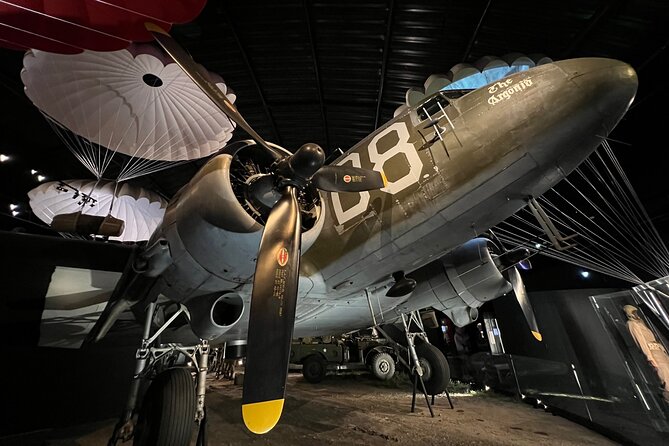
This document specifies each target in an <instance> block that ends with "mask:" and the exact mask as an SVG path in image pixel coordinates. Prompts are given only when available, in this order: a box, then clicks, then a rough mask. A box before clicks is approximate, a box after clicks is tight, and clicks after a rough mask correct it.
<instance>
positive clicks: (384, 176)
mask: <svg viewBox="0 0 669 446" xmlns="http://www.w3.org/2000/svg"><path fill="white" fill-rule="evenodd" d="M381 178H383V187H388V178H387V177H386V174H385V172H381Z"/></svg>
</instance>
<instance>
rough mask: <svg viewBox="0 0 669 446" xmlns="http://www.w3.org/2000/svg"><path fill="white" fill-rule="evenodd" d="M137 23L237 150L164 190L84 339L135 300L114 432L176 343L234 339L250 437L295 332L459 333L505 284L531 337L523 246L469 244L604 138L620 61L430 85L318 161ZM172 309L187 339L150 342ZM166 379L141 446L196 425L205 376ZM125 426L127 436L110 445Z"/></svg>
mask: <svg viewBox="0 0 669 446" xmlns="http://www.w3.org/2000/svg"><path fill="white" fill-rule="evenodd" d="M147 27H148V29H149V30H150V31H151V32H152V33H153V34H154V36H155V38H156V40H157V42H158V43H159V44H160V45H161V46H162V47H163V48H164V49H165V51H166V52H167V53H169V54H170V55H171V56H172V57H173V58H174V59H175V61H176V62H177V63H178V64H179V65H180V66H181V68H182V69H183V70H184V71H185V72H186V73H187V74H188V75H189V76H190V77H191V78H192V79H193V81H194V82H195V83H196V84H197V85H198V86H199V87H200V88H201V89H202V90H203V91H204V92H205V93H206V94H207V95H208V96H209V97H210V99H211V100H212V101H213V103H215V104H216V105H217V106H218V107H219V108H220V110H221V111H222V112H223V113H225V114H226V115H227V116H228V117H229V118H230V119H231V120H232V121H234V122H235V123H236V124H237V126H238V127H240V128H242V129H243V130H244V131H246V132H247V133H248V134H249V135H250V136H251V138H252V140H249V141H246V142H241V143H237V144H232V145H230V146H228V147H226V148H225V149H224V150H223V151H222V153H221V154H219V155H217V156H215V157H213V158H212V159H211V160H210V161H209V162H208V163H207V164H206V165H205V166H204V167H202V169H201V170H200V171H199V172H198V173H197V174H196V175H195V176H194V177H193V178H192V180H191V181H190V182H189V183H188V184H187V185H185V186H184V187H183V188H182V189H181V190H180V191H179V192H178V193H177V194H176V196H175V197H174V198H173V199H172V201H171V202H170V204H169V207H168V208H167V211H166V214H165V218H164V221H163V222H162V224H161V226H160V227H159V228H158V229H157V230H156V232H155V233H154V234H153V236H152V238H151V240H150V241H149V243H148V244H147V245H146V248H144V249H143V250H142V251H141V252H138V253H137V254H136V256H135V258H134V260H133V262H132V268H129V269H128V270H127V271H126V273H124V275H123V276H122V277H121V279H120V281H119V282H118V285H117V286H116V288H115V290H114V292H113V294H112V296H111V299H110V301H109V304H108V305H107V307H106V309H105V311H104V312H103V314H102V316H101V317H100V320H99V321H98V323H97V325H96V327H95V329H94V330H93V331H92V332H91V335H90V340H91V341H94V340H96V339H100V338H102V337H103V336H104V335H105V334H106V333H107V332H108V331H109V329H110V328H111V327H112V325H113V323H114V321H115V320H116V319H117V318H118V316H119V315H120V314H121V313H122V312H123V311H124V310H126V309H128V308H134V309H135V310H138V309H140V311H141V309H143V308H148V309H147V322H146V324H145V329H144V339H143V341H142V348H141V349H140V354H139V355H138V366H137V376H136V377H135V378H136V380H135V384H134V386H133V392H134V393H132V394H131V398H130V402H129V405H128V408H127V413H126V417H125V420H124V421H125V422H126V424H127V423H128V422H129V421H130V419H131V417H132V413H133V410H134V409H135V400H136V398H137V388H138V384H137V381H138V378H139V377H145V376H147V375H148V373H147V372H146V369H147V368H148V367H150V366H152V364H155V363H159V362H160V360H161V358H164V357H166V355H167V356H169V353H170V352H173V351H175V349H176V350H181V351H185V352H186V353H188V354H189V355H190V356H191V357H192V358H193V362H195V363H196V364H198V361H199V365H200V366H202V369H204V370H205V371H206V360H207V351H208V350H207V342H206V341H210V342H215V343H221V342H224V341H228V342H229V343H235V342H237V343H243V342H244V341H245V340H247V347H246V376H245V382H244V390H243V401H242V413H243V419H244V422H245V424H246V426H247V427H248V428H249V429H250V430H251V431H252V432H255V433H265V432H268V431H269V430H271V429H272V427H273V426H274V425H275V424H276V423H277V421H278V420H279V418H280V415H281V411H282V408H283V402H284V393H285V383H286V376H287V368H288V361H289V354H290V343H291V339H292V338H293V337H294V336H295V337H301V336H317V335H325V334H333V333H342V332H346V331H349V330H353V329H359V328H364V327H369V326H372V325H373V324H374V323H375V319H376V318H377V317H378V318H380V319H382V320H385V321H391V320H393V319H394V318H396V317H397V315H398V314H400V313H407V312H410V311H413V310H418V309H422V308H426V307H433V308H435V309H438V310H441V311H444V312H445V313H446V314H447V315H448V316H449V317H451V318H452V319H453V321H454V322H455V323H456V324H457V325H460V326H462V325H466V324H467V323H470V322H472V321H473V320H475V319H476V317H477V308H479V307H480V306H481V305H482V304H483V303H484V302H486V301H489V300H491V299H495V298H497V297H499V296H502V295H504V294H506V293H508V292H510V291H511V290H512V289H513V290H514V291H516V295H517V297H518V300H519V303H520V305H521V308H522V309H523V312H524V313H525V315H526V318H527V322H528V325H529V328H530V330H531V331H532V333H533V335H534V337H535V338H536V339H537V341H541V334H540V331H539V328H538V326H537V323H536V320H535V319H534V315H533V313H532V309H531V307H530V304H529V301H528V300H527V298H526V295H525V293H524V287H523V285H522V281H521V280H520V277H519V275H518V271H517V269H516V268H515V266H514V265H515V264H516V263H517V262H518V261H520V260H522V257H523V256H522V253H521V255H520V256H519V255H518V253H515V254H514V253H505V252H504V251H503V248H501V247H500V246H499V245H497V244H496V243H495V242H494V241H492V240H491V239H487V238H483V237H480V234H483V233H484V232H485V231H487V230H488V229H490V228H491V227H493V226H494V225H496V224H498V223H500V222H501V221H503V220H504V219H506V218H508V217H509V216H511V215H512V214H513V213H515V212H516V211H517V210H519V209H520V208H521V207H523V206H524V205H526V203H527V200H528V199H531V198H532V197H537V196H539V195H541V194H543V193H544V192H546V191H547V190H548V189H550V188H551V187H552V186H554V185H555V184H556V183H557V182H558V181H560V180H561V179H562V178H564V177H565V176H566V175H567V174H568V173H569V172H571V171H572V170H573V169H574V168H576V166H578V164H579V163H580V162H581V161H583V160H584V159H585V158H586V157H587V156H588V155H589V154H590V153H591V152H592V151H593V150H594V149H595V148H596V147H597V146H598V145H599V144H600V143H601V141H602V140H603V139H604V138H606V137H607V135H608V134H609V132H611V130H612V129H613V128H614V126H615V125H616V124H617V122H618V121H619V120H620V119H621V117H622V116H623V114H624V113H625V111H626V110H627V108H628V107H629V105H630V103H631V101H632V100H633V98H634V95H635V93H636V89H637V77H636V74H635V72H634V70H633V69H632V68H631V67H630V66H629V65H627V64H625V63H622V62H619V61H616V60H610V59H601V58H583V59H572V60H564V61H559V62H554V63H548V64H545V65H540V66H537V67H535V68H532V69H530V70H528V71H523V72H519V73H516V74H513V75H511V76H508V77H506V78H504V79H502V80H499V81H497V82H494V83H493V84H490V85H488V86H486V87H483V88H479V89H477V90H474V91H471V92H468V93H467V94H464V95H462V96H461V97H457V95H455V94H453V93H449V92H447V91H440V92H437V93H434V94H432V95H431V96H428V97H427V98H426V99H425V100H424V101H423V102H422V103H420V104H419V105H417V106H414V107H410V108H407V109H406V111H405V112H403V113H401V114H399V115H398V116H396V117H395V118H394V119H393V120H391V121H390V122H388V123H387V124H385V125H384V126H382V127H381V128H379V129H377V130H376V131H375V132H374V133H372V134H371V135H369V136H368V137H366V138H365V139H364V140H362V141H361V142H359V143H358V144H357V145H355V146H354V147H352V148H351V149H350V150H348V151H347V152H345V153H343V154H342V155H341V156H340V157H339V158H338V159H336V160H335V161H334V162H333V163H331V164H328V165H324V162H325V156H324V152H323V150H322V149H321V148H320V147H319V146H317V145H316V144H310V143H307V144H305V145H303V146H302V147H300V148H298V149H297V150H295V151H294V152H293V153H291V152H290V151H288V150H285V149H284V148H282V147H279V146H277V145H275V144H272V143H270V142H267V141H265V140H264V139H263V138H262V137H261V136H260V135H258V134H257V133H256V132H255V131H254V130H253V129H252V128H251V126H250V125H249V124H248V123H247V122H246V121H245V120H244V118H243V117H242V116H241V115H240V114H239V112H238V111H237V109H236V108H235V107H234V105H232V104H231V103H230V102H229V101H228V100H227V98H226V97H225V95H224V94H223V93H222V92H221V91H220V90H219V89H218V88H216V86H215V85H214V84H213V83H212V82H211V81H210V80H209V79H208V78H207V76H206V74H204V73H203V72H201V71H200V68H199V67H198V65H197V64H196V63H195V62H194V61H193V60H192V58H191V57H190V56H189V55H188V54H187V53H186V52H185V51H184V50H183V49H182V48H181V47H180V46H179V45H178V44H177V43H176V42H175V41H174V40H173V39H172V38H171V37H170V36H169V35H168V34H167V33H165V32H164V31H163V30H161V29H160V28H158V27H156V26H154V25H147ZM291 149H294V148H291ZM91 218H100V217H91ZM93 223H95V222H93ZM99 223H100V222H97V223H95V224H98V225H99ZM72 224H73V225H74V227H73V228H72V229H74V230H76V229H78V228H77V227H76V226H77V225H79V226H81V225H85V224H86V222H85V221H83V219H82V221H79V222H78V223H77V222H74V223H72ZM88 224H89V225H91V222H88ZM95 224H92V226H95ZM405 274H410V275H411V277H412V278H411V279H409V278H407V277H405ZM163 301H170V302H173V303H176V305H173V306H174V307H175V308H178V310H176V311H172V312H171V313H170V312H166V313H163V314H162V315H157V314H156V312H155V308H156V304H155V302H163ZM182 312H183V313H187V315H188V317H189V320H190V329H191V330H192V332H193V333H194V334H195V335H196V336H197V338H199V339H200V340H202V341H201V342H200V343H199V344H198V347H197V348H192V349H190V350H189V349H187V348H186V347H180V346H175V345H174V344H170V345H167V346H164V345H161V346H156V345H157V344H155V341H156V336H157V334H154V335H152V334H151V330H152V329H153V327H154V326H155V325H156V324H157V325H158V326H162V327H165V326H167V325H169V323H170V322H172V321H173V320H174V319H175V318H176V317H177V315H178V314H180V313H182ZM152 321H153V324H152ZM158 321H159V322H158ZM161 330H162V328H161V329H160V330H158V333H159V332H160V331H161ZM163 363H164V361H163ZM444 363H445V361H444ZM168 365H169V364H168ZM179 370H181V371H183V369H178V368H169V367H166V370H165V371H163V372H162V373H161V374H159V375H158V376H157V377H156V378H154V380H153V383H152V385H151V387H150V388H149V391H148V392H147V396H146V397H145V400H144V403H143V406H145V407H150V408H151V409H150V411H149V412H150V413H147V411H148V409H146V410H145V409H143V410H144V415H142V413H140V425H138V428H137V431H136V432H135V436H136V437H137V438H139V437H142V438H145V440H144V442H145V443H146V444H151V443H159V442H160V441H159V440H157V439H158V438H164V437H159V436H161V435H162V436H164V435H171V436H173V437H175V436H176V437H178V436H179V435H181V437H180V438H183V439H184V440H183V442H184V444H187V442H188V440H187V438H190V437H189V436H190V426H192V421H193V419H194V412H193V411H194V410H195V409H193V407H195V406H197V407H198V409H197V413H198V414H199V415H198V414H196V415H195V418H198V420H199V419H201V418H202V408H203V402H204V381H203V379H204V375H203V374H202V373H199V374H198V377H199V378H198V380H199V381H198V385H197V390H196V391H195V390H193V388H194V387H195V386H194V385H193V384H192V378H191V375H190V373H187V374H185V375H184V374H183V373H180V372H179ZM198 370H199V369H198ZM155 371H156V372H157V371H160V370H159V368H155ZM200 380H201V381H200ZM179 382H181V383H182V384H179ZM184 382H185V385H184V384H183V383H184ZM176 388H179V389H182V390H179V392H183V395H180V396H178V397H176V396H175V395H174V389H176ZM189 392H190V393H189ZM156 395H159V397H157V396H156ZM184 395H185V396H184ZM163 397H164V398H165V399H168V398H176V399H178V398H187V399H186V401H189V399H190V403H186V404H185V405H183V406H179V405H178V404H177V403H174V404H175V406H174V407H177V408H179V407H180V408H181V409H178V410H182V412H183V413H184V414H185V415H184V416H185V417H186V419H187V420H188V424H187V426H188V427H187V428H183V427H181V426H182V425H181V424H179V422H178V420H176V419H167V418H164V417H166V416H167V415H155V413H156V410H157V409H156V406H157V404H156V403H155V401H163V399H162V398H163ZM152 398H153V400H152ZM155 398H161V399H160V400H157V399H155ZM196 400H197V403H196ZM152 401H153V403H152ZM161 404H162V403H161ZM181 404H183V403H181ZM191 406H192V407H191ZM163 407H164V405H163ZM151 416H156V417H157V418H156V419H155V420H154V421H151V422H148V423H146V422H144V423H143V424H142V419H144V421H146V419H147V417H151ZM182 418H183V417H182ZM156 420H162V421H156ZM122 421H123V420H122ZM160 424H162V425H160ZM169 426H177V428H171V427H169ZM170 429H172V430H170ZM175 429H181V430H183V431H184V432H185V431H187V433H182V432H181V431H179V432H177V431H176V430H175ZM131 431H132V429H130V428H128V427H127V426H125V427H123V428H122V429H120V431H119V432H117V434H118V435H117V437H118V438H127V437H128V436H129V435H131ZM166 432H167V433H166ZM137 438H136V439H135V441H136V444H137V442H138V440H137ZM146 438H149V440H146ZM114 441H115V440H114ZM139 444H144V443H142V442H141V441H139ZM171 444H172V443H171ZM174 444H181V443H178V442H177V443H174Z"/></svg>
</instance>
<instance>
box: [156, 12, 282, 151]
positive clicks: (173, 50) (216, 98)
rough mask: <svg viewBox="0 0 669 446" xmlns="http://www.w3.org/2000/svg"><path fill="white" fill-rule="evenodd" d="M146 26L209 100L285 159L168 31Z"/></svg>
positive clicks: (259, 141)
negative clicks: (254, 128) (250, 123)
mask: <svg viewBox="0 0 669 446" xmlns="http://www.w3.org/2000/svg"><path fill="white" fill-rule="evenodd" d="M144 26H145V27H146V29H147V30H148V31H149V32H150V33H151V34H153V38H154V39H156V42H158V44H159V45H160V46H161V47H162V48H163V50H165V52H166V53H167V54H169V55H170V57H171V58H172V59H174V61H175V62H176V63H177V65H179V67H181V69H182V70H184V72H185V73H186V74H187V75H188V77H190V78H191V79H192V80H193V82H195V85H197V86H198V87H199V88H200V90H202V92H203V93H204V94H206V95H207V96H209V99H211V100H212V102H213V103H214V104H215V105H216V106H217V107H218V108H219V109H220V110H221V111H222V112H223V113H225V114H226V115H227V116H228V118H230V119H231V120H233V121H234V122H235V123H236V124H237V125H238V126H239V127H241V128H242V129H244V131H245V132H246V133H248V134H249V135H251V138H253V139H254V140H255V141H256V142H257V143H258V144H260V145H261V146H263V147H264V148H265V149H266V150H267V151H268V152H270V153H271V154H272V155H273V156H274V157H275V158H276V159H281V158H283V157H284V155H283V154H282V153H281V152H280V151H278V150H276V149H274V148H273V147H271V146H270V145H269V144H267V141H265V140H264V139H262V137H260V135H258V133H256V131H255V130H253V128H252V127H251V126H250V125H249V123H248V122H246V119H244V117H243V116H242V115H241V114H240V113H239V111H237V107H235V106H234V105H232V102H230V101H229V100H228V98H227V97H226V96H225V94H224V93H223V92H222V91H221V90H220V89H219V88H218V87H217V86H216V84H214V83H213V82H212V81H211V80H210V79H209V76H208V75H207V74H206V73H203V72H202V71H201V69H200V67H199V66H198V64H196V63H195V61H194V60H193V58H192V57H191V56H190V55H189V54H188V53H187V52H186V50H184V49H183V48H182V47H181V45H179V44H178V43H177V41H176V40H174V39H173V38H172V36H170V35H169V34H168V33H167V31H165V30H164V29H162V28H161V27H160V26H158V25H156V24H154V23H145V24H144Z"/></svg>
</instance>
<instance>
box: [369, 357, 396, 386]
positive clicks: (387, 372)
mask: <svg viewBox="0 0 669 446" xmlns="http://www.w3.org/2000/svg"><path fill="white" fill-rule="evenodd" d="M369 367H370V368H371V370H372V374H373V375H374V376H376V377H377V378H378V379H380V380H381V381H388V380H389V379H390V378H392V377H393V376H394V375H395V360H394V359H393V357H392V356H390V354H388V353H385V352H380V353H377V354H375V355H374V356H373V357H372V361H371V362H370V364H369Z"/></svg>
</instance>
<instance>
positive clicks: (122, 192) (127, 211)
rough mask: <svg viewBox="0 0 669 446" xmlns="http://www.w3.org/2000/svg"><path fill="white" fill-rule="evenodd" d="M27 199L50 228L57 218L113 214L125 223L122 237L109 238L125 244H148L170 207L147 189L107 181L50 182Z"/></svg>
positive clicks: (34, 191)
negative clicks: (77, 214) (61, 216)
mask: <svg viewBox="0 0 669 446" xmlns="http://www.w3.org/2000/svg"><path fill="white" fill-rule="evenodd" d="M28 198H29V199H30V207H31V209H32V210H33V213H34V214H35V215H36V216H37V217H38V218H39V219H40V220H42V221H43V222H44V223H47V224H51V221H52V220H53V217H54V216H55V215H58V214H67V213H71V212H78V211H81V212H82V214H85V215H95V216H102V217H104V216H106V215H109V214H111V215H112V216H113V217H116V218H119V219H121V220H123V221H124V222H125V229H124V231H123V233H122V234H121V235H120V236H119V237H110V239H111V240H119V241H122V242H138V241H143V240H148V239H149V238H150V237H151V234H153V231H155V230H156V228H157V227H158V225H159V224H160V222H161V221H162V220H163V216H164V215H165V208H166V207H167V202H166V201H165V200H163V199H162V198H161V197H160V196H158V195H157V194H155V193H153V192H150V191H148V190H146V189H144V188H141V187H137V186H133V185H131V184H128V183H116V182H114V181H106V180H100V181H96V180H67V181H51V182H48V183H43V184H40V185H39V186H37V187H36V188H35V189H33V190H31V191H30V192H28ZM110 208H111V212H110Z"/></svg>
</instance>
